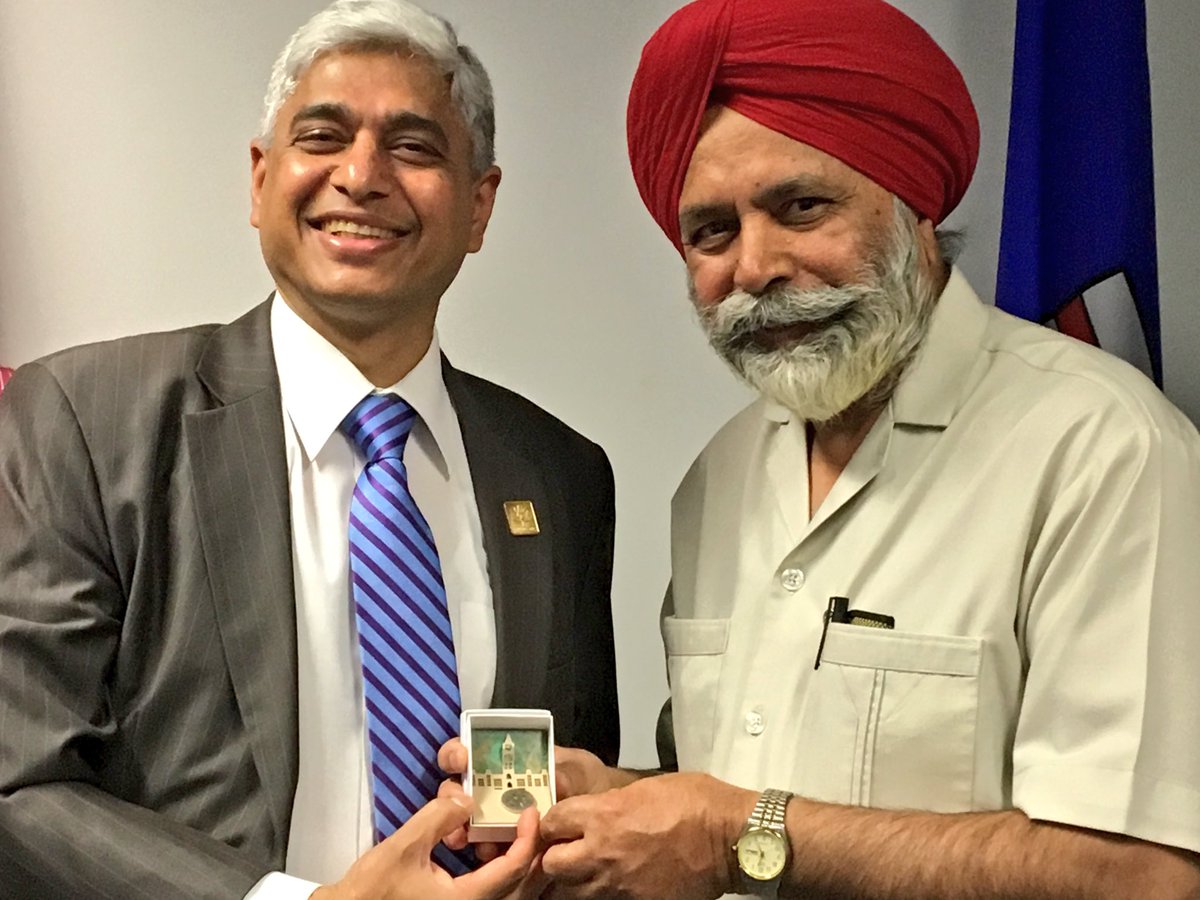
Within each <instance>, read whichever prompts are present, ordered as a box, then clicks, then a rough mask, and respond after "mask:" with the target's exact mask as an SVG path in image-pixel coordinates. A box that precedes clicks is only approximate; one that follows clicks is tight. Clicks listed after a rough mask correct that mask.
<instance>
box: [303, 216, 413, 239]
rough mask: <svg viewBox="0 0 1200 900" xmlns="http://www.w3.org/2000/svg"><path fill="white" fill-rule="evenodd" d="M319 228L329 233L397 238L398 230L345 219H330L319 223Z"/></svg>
mask: <svg viewBox="0 0 1200 900" xmlns="http://www.w3.org/2000/svg"><path fill="white" fill-rule="evenodd" d="M321 230H322V231H325V232H328V233H330V234H356V235H359V236H360V237H373V238H384V239H388V238H397V237H400V232H398V231H395V230H394V229H391V228H376V227H375V226H374V225H360V224H358V223H357V222H350V221H347V220H345V219H330V220H328V221H326V222H322V223H321Z"/></svg>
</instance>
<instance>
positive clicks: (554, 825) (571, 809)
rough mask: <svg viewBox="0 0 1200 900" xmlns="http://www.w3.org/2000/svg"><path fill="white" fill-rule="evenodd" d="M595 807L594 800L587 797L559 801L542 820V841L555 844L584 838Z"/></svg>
mask: <svg viewBox="0 0 1200 900" xmlns="http://www.w3.org/2000/svg"><path fill="white" fill-rule="evenodd" d="M594 806H595V801H594V799H593V798H592V797H589V796H586V795H585V796H582V797H568V798H567V799H566V800H559V801H558V802H557V803H556V804H554V805H553V806H552V807H550V809H549V810H548V811H547V812H546V815H545V816H544V817H543V818H542V827H541V834H542V840H543V841H545V842H546V843H547V844H553V843H554V842H556V841H570V840H575V839H576V838H581V837H583V833H584V827H585V825H586V824H587V821H588V818H589V815H590V812H591V810H592V808H593V807H594Z"/></svg>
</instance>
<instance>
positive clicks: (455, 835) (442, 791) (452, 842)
mask: <svg viewBox="0 0 1200 900" xmlns="http://www.w3.org/2000/svg"><path fill="white" fill-rule="evenodd" d="M438 796H439V797H447V798H450V799H454V798H455V797H464V798H465V797H466V796H467V794H466V792H465V791H464V790H463V787H462V785H461V784H459V783H458V782H457V781H452V780H451V779H449V778H448V779H446V780H445V781H443V782H442V783H441V784H440V785H438ZM469 824H470V823H468V824H467V825H463V826H462V827H460V828H455V829H454V830H453V831H451V832H450V833H449V834H446V835H443V837H442V843H443V844H445V845H446V846H447V847H449V848H450V849H451V850H461V849H462V848H463V847H465V846H467V843H468V841H467V827H468V825H469Z"/></svg>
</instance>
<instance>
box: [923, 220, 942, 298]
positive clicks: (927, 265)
mask: <svg viewBox="0 0 1200 900" xmlns="http://www.w3.org/2000/svg"><path fill="white" fill-rule="evenodd" d="M917 244H918V246H919V247H920V248H921V271H923V272H925V274H926V275H928V276H929V278H930V280H931V281H932V283H934V284H941V283H942V282H943V281H944V280H945V279H946V277H947V276H948V275H949V272H948V271H947V270H946V263H945V262H944V261H943V260H942V249H941V247H939V246H938V239H937V227H936V226H935V225H934V224H933V219H920V220H919V221H918V222H917Z"/></svg>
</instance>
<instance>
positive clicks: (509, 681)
mask: <svg viewBox="0 0 1200 900" xmlns="http://www.w3.org/2000/svg"><path fill="white" fill-rule="evenodd" d="M442 372H443V376H444V378H445V382H446V389H447V391H448V392H449V394H450V400H451V402H452V403H453V405H454V409H455V412H456V413H457V415H458V421H459V426H460V427H461V429H462V436H463V444H464V446H465V447H466V451H467V460H468V462H469V464H470V468H471V480H472V482H474V487H475V501H476V504H477V505H478V507H479V521H480V525H481V526H482V530H483V547H484V551H485V552H486V554H487V565H488V577H489V580H490V581H491V585H492V606H493V609H494V610H495V616H496V685H495V689H494V690H493V692H492V706H493V707H506V706H507V707H527V706H536V705H539V700H538V698H540V697H543V696H544V693H545V691H544V686H545V677H546V667H547V659H548V656H549V652H550V639H551V621H550V619H551V615H550V611H551V610H552V609H553V605H552V604H553V599H554V597H553V593H554V564H553V560H554V554H553V549H554V541H555V534H554V524H555V523H554V521H553V520H552V519H551V516H550V513H551V511H552V510H553V509H555V508H557V504H556V503H555V502H554V498H552V497H550V495H549V493H548V490H547V487H546V484H545V482H544V481H543V479H542V477H541V475H540V471H539V467H538V465H537V464H536V462H535V461H534V460H531V459H530V458H529V457H528V456H527V455H526V453H527V452H528V451H527V450H525V449H524V443H523V441H522V440H521V436H520V435H519V434H518V433H517V432H516V430H515V429H514V428H513V426H512V425H511V423H510V422H508V421H507V420H506V419H505V417H504V414H503V411H502V410H501V409H497V408H496V406H495V404H493V403H488V402H487V401H485V400H484V399H483V398H481V397H480V396H479V392H478V391H477V390H473V389H472V386H471V383H470V381H471V376H468V375H466V374H464V373H462V372H459V371H458V370H457V369H455V368H453V367H452V366H450V364H449V363H447V362H446V361H445V360H444V359H443V365H442ZM510 500H527V501H529V502H530V503H532V504H533V509H534V511H535V513H536V514H537V515H538V525H539V528H540V532H539V533H538V534H536V535H514V534H512V533H511V531H510V529H509V526H508V520H507V518H506V516H505V512H504V503H505V502H506V501H510Z"/></svg>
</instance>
